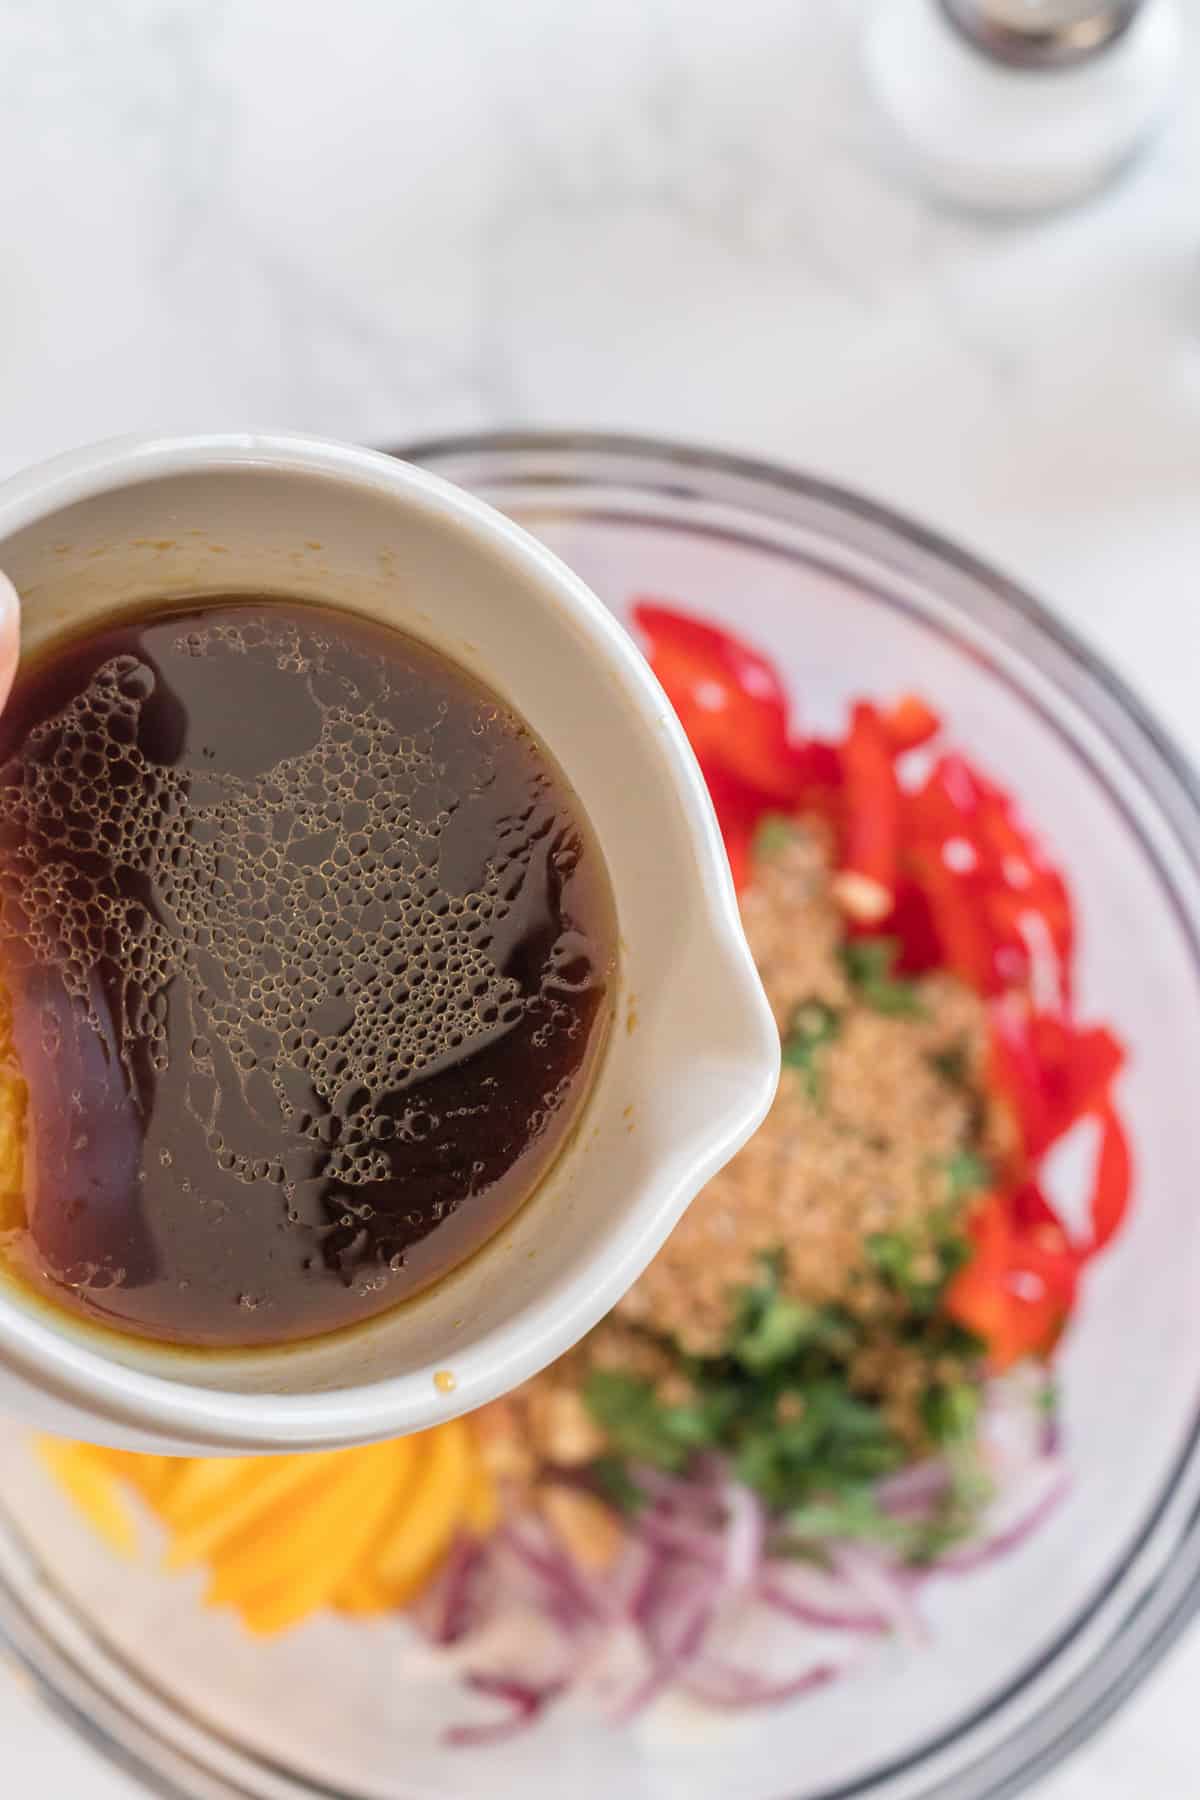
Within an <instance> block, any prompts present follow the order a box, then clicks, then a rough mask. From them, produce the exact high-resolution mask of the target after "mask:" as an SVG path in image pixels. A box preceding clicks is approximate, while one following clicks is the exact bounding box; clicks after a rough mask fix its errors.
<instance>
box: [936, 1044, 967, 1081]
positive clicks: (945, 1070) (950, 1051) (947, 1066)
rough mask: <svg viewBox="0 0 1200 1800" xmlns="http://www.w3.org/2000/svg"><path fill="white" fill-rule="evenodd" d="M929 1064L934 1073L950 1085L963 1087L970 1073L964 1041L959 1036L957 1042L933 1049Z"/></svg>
mask: <svg viewBox="0 0 1200 1800" xmlns="http://www.w3.org/2000/svg"><path fill="white" fill-rule="evenodd" d="M929 1066H930V1068H931V1069H932V1070H933V1072H934V1074H935V1075H940V1076H941V1078H942V1080H943V1081H945V1082H948V1083H949V1085H950V1086H951V1087H965V1086H966V1085H967V1077H968V1076H969V1075H970V1073H971V1068H970V1057H969V1055H968V1053H967V1046H966V1043H965V1041H964V1040H963V1039H961V1038H960V1039H959V1041H958V1043H957V1044H947V1045H946V1048H945V1049H944V1050H935V1051H933V1052H932V1054H931V1055H930V1058H929Z"/></svg>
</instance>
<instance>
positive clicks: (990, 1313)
mask: <svg viewBox="0 0 1200 1800" xmlns="http://www.w3.org/2000/svg"><path fill="white" fill-rule="evenodd" d="M968 1232H969V1235H970V1237H971V1241H972V1245H973V1247H974V1254H973V1256H972V1259H971V1261H970V1262H969V1263H967V1265H966V1266H965V1268H962V1269H960V1270H959V1272H958V1274H957V1275H955V1276H954V1277H953V1279H952V1280H951V1282H950V1284H949V1286H948V1287H947V1289H946V1293H945V1297H944V1306H945V1310H946V1312H947V1314H948V1315H949V1317H950V1318H952V1319H954V1320H956V1321H957V1323H958V1324H960V1325H962V1326H964V1327H965V1328H966V1329H967V1330H968V1331H971V1332H973V1333H974V1334H975V1335H976V1336H977V1337H979V1338H981V1339H982V1341H983V1343H984V1345H985V1346H986V1348H987V1354H988V1360H989V1362H990V1363H991V1364H992V1366H993V1368H995V1369H997V1370H1002V1369H1007V1368H1010V1367H1011V1366H1012V1364H1013V1363H1016V1362H1019V1361H1020V1360H1021V1359H1022V1358H1023V1357H1026V1356H1045V1355H1048V1354H1049V1352H1050V1351H1051V1350H1052V1349H1053V1348H1054V1345H1055V1343H1056V1342H1057V1340H1058V1337H1059V1335H1060V1333H1061V1331H1062V1328H1063V1326H1064V1324H1065V1323H1066V1321H1067V1318H1068V1317H1069V1315H1070V1312H1071V1308H1072V1307H1073V1305H1074V1303H1075V1295H1076V1290H1077V1287H1078V1281H1079V1269H1080V1262H1081V1258H1080V1256H1079V1254H1078V1252H1077V1251H1076V1250H1075V1249H1074V1248H1073V1247H1072V1245H1071V1243H1070V1242H1069V1240H1068V1238H1067V1235H1066V1233H1065V1231H1064V1230H1063V1228H1062V1225H1061V1224H1060V1223H1059V1221H1058V1218H1057V1217H1056V1215H1055V1213H1054V1211H1053V1209H1052V1207H1051V1206H1050V1204H1049V1202H1048V1201H1047V1200H1046V1198H1045V1196H1044V1195H1043V1194H1042V1192H1041V1190H1040V1189H1039V1188H1037V1187H1036V1186H1034V1185H1033V1184H1032V1183H1027V1184H1025V1185H1024V1186H1022V1187H1020V1188H1018V1189H1017V1190H1016V1191H1015V1192H1013V1193H1012V1194H1009V1195H1003V1194H991V1195H989V1196H988V1197H987V1199H986V1200H984V1201H983V1203H982V1204H981V1206H980V1207H978V1208H977V1210H976V1211H975V1213H974V1214H973V1215H972V1217H971V1219H970V1220H969V1221H968Z"/></svg>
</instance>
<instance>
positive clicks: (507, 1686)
mask: <svg viewBox="0 0 1200 1800" xmlns="http://www.w3.org/2000/svg"><path fill="white" fill-rule="evenodd" d="M466 1681H467V1686H468V1687H470V1688H473V1689H474V1691H475V1692H476V1693H477V1694H487V1695H488V1696H489V1697H490V1698H492V1699H495V1700H503V1701H504V1703H505V1704H506V1705H507V1707H508V1708H509V1712H508V1716H507V1718H503V1719H492V1720H485V1721H482V1722H481V1723H480V1724H478V1725H451V1726H450V1727H449V1728H448V1729H447V1730H446V1732H445V1733H444V1736H443V1742H444V1743H447V1744H452V1745H457V1746H459V1747H460V1748H467V1747H469V1746H472V1745H474V1746H476V1747H478V1746H480V1745H483V1744H499V1743H502V1742H503V1741H504V1740H505V1739H506V1738H510V1737H516V1736H517V1735H518V1734H519V1733H520V1732H522V1731H527V1730H528V1729H529V1727H530V1726H531V1725H532V1724H533V1723H534V1721H535V1719H536V1718H537V1717H538V1714H539V1713H540V1712H541V1711H542V1710H543V1708H545V1707H546V1706H548V1705H549V1703H550V1701H552V1700H554V1699H556V1698H557V1697H558V1695H559V1694H561V1693H562V1691H563V1687H564V1683H563V1682H561V1681H556V1682H550V1683H547V1684H546V1685H544V1686H541V1687H535V1686H533V1685H532V1684H531V1683H529V1682H526V1681H520V1680H517V1679H514V1678H513V1677H511V1676H507V1675H468V1676H467V1678H466Z"/></svg>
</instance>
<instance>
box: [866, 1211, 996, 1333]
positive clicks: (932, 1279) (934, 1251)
mask: <svg viewBox="0 0 1200 1800" xmlns="http://www.w3.org/2000/svg"><path fill="white" fill-rule="evenodd" d="M865 1249H866V1252H867V1261H868V1262H869V1264H870V1266H871V1268H872V1269H874V1271H875V1273H876V1274H877V1275H879V1276H880V1277H881V1278H882V1279H883V1280H884V1281H886V1282H887V1283H888V1285H889V1287H891V1288H893V1289H894V1290H895V1291H896V1293H898V1294H900V1295H902V1296H903V1298H904V1299H905V1301H906V1302H907V1303H908V1305H909V1306H910V1307H911V1309H912V1311H913V1313H914V1314H915V1315H917V1316H918V1317H928V1316H929V1314H931V1313H932V1312H934V1311H935V1310H936V1308H937V1305H938V1302H939V1301H940V1299H941V1295H942V1289H943V1288H944V1287H945V1285H946V1283H947V1282H948V1281H949V1279H950V1277H951V1276H952V1275H953V1274H955V1273H956V1272H957V1271H958V1270H959V1269H961V1268H962V1266H963V1264H964V1263H965V1262H966V1260H967V1257H968V1255H969V1253H970V1247H969V1245H968V1244H967V1241H966V1239H965V1238H963V1237H962V1236H961V1235H960V1234H959V1233H957V1232H952V1231H947V1232H944V1233H942V1234H939V1235H938V1236H936V1237H933V1238H929V1239H916V1238H912V1237H909V1236H907V1235H906V1234H905V1233H903V1232H900V1231H876V1232H873V1233H872V1235H871V1236H870V1237H869V1238H868V1239H867V1241H866V1245H865Z"/></svg>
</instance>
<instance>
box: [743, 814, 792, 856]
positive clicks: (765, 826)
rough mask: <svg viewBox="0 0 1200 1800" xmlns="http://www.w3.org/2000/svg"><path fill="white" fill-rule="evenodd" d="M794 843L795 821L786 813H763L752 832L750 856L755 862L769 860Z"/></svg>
mask: <svg viewBox="0 0 1200 1800" xmlns="http://www.w3.org/2000/svg"><path fill="white" fill-rule="evenodd" d="M795 841H796V821H795V820H794V819H789V818H788V816H787V814H786V813H764V814H763V816H762V818H761V819H760V820H759V822H758V824H757V826H756V827H755V831H754V841H753V844H752V845H751V855H752V856H753V857H754V859H755V861H756V862H757V861H762V860H769V859H770V858H771V857H772V856H778V855H779V853H780V851H781V850H786V849H787V847H788V845H789V844H793V843H795Z"/></svg>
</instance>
